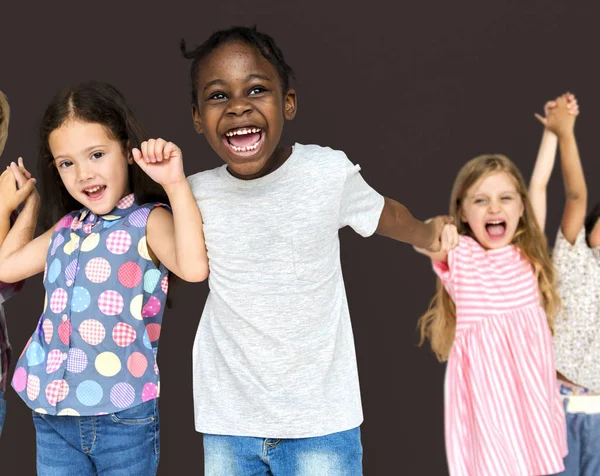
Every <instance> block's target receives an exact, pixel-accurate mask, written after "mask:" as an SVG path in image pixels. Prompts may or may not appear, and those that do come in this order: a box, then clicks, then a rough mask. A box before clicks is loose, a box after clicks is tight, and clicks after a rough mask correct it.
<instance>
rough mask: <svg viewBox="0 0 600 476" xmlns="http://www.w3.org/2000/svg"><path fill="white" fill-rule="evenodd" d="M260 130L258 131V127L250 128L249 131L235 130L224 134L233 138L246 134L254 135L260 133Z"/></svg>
mask: <svg viewBox="0 0 600 476" xmlns="http://www.w3.org/2000/svg"><path fill="white" fill-rule="evenodd" d="M260 131H261V129H259V128H258V127H252V128H250V129H236V130H235V131H229V132H226V133H225V135H226V136H227V137H233V136H243V135H246V134H256V133H257V132H260Z"/></svg>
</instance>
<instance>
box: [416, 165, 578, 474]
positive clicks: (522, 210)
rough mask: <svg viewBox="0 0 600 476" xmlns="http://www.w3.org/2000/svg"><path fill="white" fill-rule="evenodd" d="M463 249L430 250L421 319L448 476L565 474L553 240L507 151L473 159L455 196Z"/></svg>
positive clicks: (456, 230) (451, 229)
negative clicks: (430, 272) (441, 402)
mask: <svg viewBox="0 0 600 476" xmlns="http://www.w3.org/2000/svg"><path fill="white" fill-rule="evenodd" d="M450 215H452V216H453V217H454V223H456V226H454V225H446V229H445V230H444V232H445V233H447V234H457V236H456V239H457V240H458V246H457V247H456V248H454V249H452V250H451V251H450V252H449V253H446V254H440V253H433V254H432V253H426V252H424V251H423V250H418V251H420V252H424V253H425V254H427V255H428V256H429V257H431V259H432V262H433V269H434V271H435V273H436V274H437V276H438V278H439V279H438V283H437V292H436V295H435V297H434V298H433V300H432V302H431V305H430V307H429V310H428V311H427V312H426V313H425V315H423V317H422V318H421V320H420V328H421V340H422V341H424V340H425V339H429V340H430V341H431V346H432V349H433V351H434V352H435V354H436V355H437V357H438V359H439V360H440V361H446V360H447V361H448V365H447V370H446V381H445V391H444V396H445V437H446V438H445V439H446V455H447V459H448V466H449V470H450V474H451V475H452V476H455V475H460V476H491V475H502V476H513V475H515V476H516V475H547V474H553V473H557V472H559V471H562V469H563V457H564V456H565V454H566V453H567V444H566V431H565V416H564V411H563V407H562V404H561V401H560V397H559V394H558V389H557V386H556V379H555V365H554V356H553V349H552V333H551V329H552V319H553V317H554V315H555V313H556V310H557V308H558V306H559V298H558V295H557V293H556V290H555V288H554V272H553V268H552V262H551V260H550V258H549V256H548V250H547V246H546V239H545V238H544V235H543V234H542V232H541V231H540V228H539V226H538V224H537V222H536V220H535V217H534V216H533V213H532V208H531V204H530V201H529V198H528V195H527V187H526V185H525V183H524V181H523V178H522V176H521V174H520V172H519V170H518V169H517V168H516V166H515V165H514V164H513V163H512V162H511V161H510V160H509V159H508V158H506V157H504V156H502V155H483V156H480V157H476V158H475V159H473V160H471V161H469V162H468V163H467V164H466V165H465V166H464V167H463V168H462V169H461V171H460V172H459V174H458V176H457V178H456V181H455V183H454V187H453V189H452V195H451V201H450Z"/></svg>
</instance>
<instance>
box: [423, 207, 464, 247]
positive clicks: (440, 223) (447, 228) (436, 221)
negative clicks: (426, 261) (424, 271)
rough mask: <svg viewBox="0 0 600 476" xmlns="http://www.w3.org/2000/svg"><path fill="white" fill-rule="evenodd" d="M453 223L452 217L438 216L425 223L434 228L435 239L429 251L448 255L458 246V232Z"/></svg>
mask: <svg viewBox="0 0 600 476" xmlns="http://www.w3.org/2000/svg"><path fill="white" fill-rule="evenodd" d="M453 221H454V219H453V218H452V217H450V216H438V217H435V218H431V219H430V220H427V221H426V222H425V223H427V224H429V225H430V226H431V227H432V228H433V231H432V234H433V236H434V237H435V238H434V240H433V242H432V243H431V244H430V245H429V247H428V248H427V251H429V252H430V253H438V252H441V253H448V252H449V251H450V250H453V249H454V248H456V247H457V246H458V230H457V229H456V226H455V225H453V224H452V222H453Z"/></svg>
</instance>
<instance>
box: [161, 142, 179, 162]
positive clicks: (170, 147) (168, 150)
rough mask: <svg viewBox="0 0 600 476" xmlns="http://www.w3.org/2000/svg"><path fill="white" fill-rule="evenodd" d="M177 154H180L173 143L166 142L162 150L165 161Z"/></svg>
mask: <svg viewBox="0 0 600 476" xmlns="http://www.w3.org/2000/svg"><path fill="white" fill-rule="evenodd" d="M177 152H180V150H179V147H177V146H176V145H175V144H174V143H173V142H167V144H166V145H165V150H164V154H165V159H170V158H171V157H174V156H175V155H176V154H177Z"/></svg>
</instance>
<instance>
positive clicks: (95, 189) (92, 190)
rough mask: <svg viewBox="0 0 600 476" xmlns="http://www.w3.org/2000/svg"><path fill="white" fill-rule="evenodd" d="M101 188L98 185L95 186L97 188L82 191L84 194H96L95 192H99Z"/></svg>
mask: <svg viewBox="0 0 600 476" xmlns="http://www.w3.org/2000/svg"><path fill="white" fill-rule="evenodd" d="M101 188H102V186H100V185H99V186H97V187H94V188H86V189H85V190H84V192H86V193H96V192H97V191H98V190H100V189H101Z"/></svg>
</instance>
